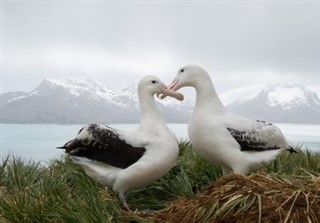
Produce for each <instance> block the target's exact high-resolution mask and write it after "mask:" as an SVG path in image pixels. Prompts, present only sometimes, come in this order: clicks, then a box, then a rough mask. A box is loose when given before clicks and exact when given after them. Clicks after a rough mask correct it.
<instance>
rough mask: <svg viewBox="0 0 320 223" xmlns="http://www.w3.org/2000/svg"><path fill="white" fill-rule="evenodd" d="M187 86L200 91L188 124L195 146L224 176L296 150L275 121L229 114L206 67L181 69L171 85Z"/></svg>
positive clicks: (253, 167)
mask: <svg viewBox="0 0 320 223" xmlns="http://www.w3.org/2000/svg"><path fill="white" fill-rule="evenodd" d="M186 86H189V87H193V88H195V90H196V102H195V106H194V111H193V114H192V116H191V119H190V120H189V124H188V135H189V138H190V140H191V143H192V146H193V148H194V149H195V150H196V151H197V153H198V154H199V155H200V156H202V157H203V158H204V159H206V160H208V161H209V162H212V163H214V164H217V165H220V166H221V167H222V170H223V174H224V175H225V174H227V173H229V172H230V171H234V172H236V173H240V174H245V175H246V174H249V172H250V171H254V170H257V169H258V168H260V167H261V166H262V165H263V164H266V163H268V162H270V161H272V160H274V159H275V158H276V157H277V155H278V154H279V153H280V152H281V151H283V150H289V151H291V152H295V151H294V149H293V148H292V147H291V146H290V145H289V144H288V143H287V141H286V139H285V138H284V136H283V134H282V133H281V131H280V129H279V128H278V127H276V126H274V125H273V124H270V123H267V122H264V121H259V120H252V119H248V118H244V117H241V116H237V115H233V114H230V113H228V112H227V111H226V109H225V107H224V106H223V104H222V103H221V101H220V99H219V97H218V95H217V93H216V91H215V89H214V87H213V84H212V81H211V78H210V76H209V74H208V73H207V72H206V71H205V70H204V69H203V68H201V67H199V66H193V65H188V66H185V67H183V68H181V69H180V70H179V71H178V73H177V76H176V78H175V79H174V80H173V81H172V83H171V84H170V85H169V88H171V89H172V90H178V89H180V88H182V87H186ZM164 96H165V95H163V96H162V98H164Z"/></svg>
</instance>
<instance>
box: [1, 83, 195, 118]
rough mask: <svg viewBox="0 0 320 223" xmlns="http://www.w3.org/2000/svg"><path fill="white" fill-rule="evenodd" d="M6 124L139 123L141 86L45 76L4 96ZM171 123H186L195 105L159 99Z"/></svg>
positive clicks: (3, 108) (159, 104) (3, 104)
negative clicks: (32, 85)
mask: <svg viewBox="0 0 320 223" xmlns="http://www.w3.org/2000/svg"><path fill="white" fill-rule="evenodd" d="M1 100H2V108H1V112H2V120H1V122H2V123H64V124H66V123H88V122H99V123H136V122H138V121H139V120H140V113H139V103H138V96H137V88H136V85H135V84H132V85H130V86H129V87H128V88H126V89H123V90H122V91H117V90H114V89H111V88H108V87H105V86H103V85H101V84H99V83H96V82H94V81H91V80H79V79H72V78H68V79H45V80H43V81H42V82H41V83H40V85H39V86H38V87H37V88H36V89H34V90H33V91H31V92H10V93H5V94H2V95H1ZM157 104H158V106H159V108H160V109H161V110H162V111H163V112H164V114H165V117H166V119H167V121H168V122H177V123H178V122H186V121H187V120H188V117H189V115H190V113H191V110H192V106H191V105H190V104H189V103H188V102H182V103H181V102H179V101H175V99H171V98H168V99H167V98H166V99H165V100H163V101H158V103H157Z"/></svg>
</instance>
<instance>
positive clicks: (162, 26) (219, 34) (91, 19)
mask: <svg viewBox="0 0 320 223" xmlns="http://www.w3.org/2000/svg"><path fill="white" fill-rule="evenodd" d="M319 30H320V2H319V1H317V0H315V1H307V0H306V1H280V0H279V1H276V0H272V1H240V0H238V1H197V2H196V1H193V2H192V1H68V0H65V1H40V0H35V1H23V0H22V1H15V0H10V1H9V0H8V1H6V0H2V1H1V93H5V92H9V91H31V90H33V89H34V88H36V87H37V86H38V85H39V83H40V82H41V81H42V80H43V79H45V78H65V77H76V78H90V79H91V80H94V81H97V82H100V83H102V84H104V85H106V86H108V87H111V88H113V89H122V88H125V87H126V86H128V85H130V84H131V83H137V82H138V81H139V80H140V79H141V78H142V77H143V76H145V75H149V74H152V75H156V76H159V77H160V78H161V79H162V80H163V82H165V83H169V82H171V80H172V79H173V78H174V76H175V75H176V72H177V71H178V70H179V68H180V67H182V66H184V65H187V64H196V65H200V66H202V67H203V68H205V69H206V70H207V71H208V72H209V73H210V75H211V77H212V80H213V83H214V85H215V88H216V89H217V91H218V92H224V91H228V90H232V89H235V88H240V87H243V86H247V85H257V84H261V83H279V82H288V83H299V84H303V85H312V86H313V87H317V86H319V69H320V65H319V52H320V47H319V33H320V31H319Z"/></svg>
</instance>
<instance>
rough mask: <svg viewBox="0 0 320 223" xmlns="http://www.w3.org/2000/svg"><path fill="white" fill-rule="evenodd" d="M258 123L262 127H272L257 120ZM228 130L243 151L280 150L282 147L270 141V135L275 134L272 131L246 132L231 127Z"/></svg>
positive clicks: (254, 130) (252, 130) (255, 130)
mask: <svg viewBox="0 0 320 223" xmlns="http://www.w3.org/2000/svg"><path fill="white" fill-rule="evenodd" d="M257 122H258V123H259V124H260V126H262V127H263V126H272V124H270V123H266V122H265V121H260V120H257ZM227 130H228V131H229V133H230V134H231V135H232V136H233V138H234V139H235V140H236V141H237V142H238V143H239V145H240V146H241V151H266V150H276V149H280V147H278V146H276V145H274V144H273V143H270V142H269V141H268V139H269V138H268V135H271V134H273V132H272V131H270V132H267V131H269V130H264V129H263V128H259V129H251V130H247V131H244V130H237V129H234V128H231V127H230V128H228V127H227ZM262 135H263V136H264V137H262Z"/></svg>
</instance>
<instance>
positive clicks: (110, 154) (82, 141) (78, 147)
mask: <svg viewBox="0 0 320 223" xmlns="http://www.w3.org/2000/svg"><path fill="white" fill-rule="evenodd" d="M83 131H86V132H83ZM85 134H87V135H88V136H87V137H83V135H85ZM79 135H81V137H77V138H75V139H74V140H71V141H69V142H67V143H66V144H65V145H64V146H63V147H60V148H64V149H65V151H66V153H69V154H70V155H72V156H79V157H86V158H88V159H92V160H96V161H100V162H103V163H106V164H109V165H112V166H116V167H119V168H127V167H128V166H130V165H132V164H133V163H135V162H137V161H138V160H139V159H140V158H141V157H142V156H143V154H144V153H145V151H146V149H145V148H144V147H143V146H142V147H134V146H132V145H130V144H128V143H127V142H125V141H124V140H122V139H120V138H119V134H118V133H117V132H116V131H115V130H114V129H112V128H110V127H108V126H100V125H97V124H89V125H88V126H87V128H83V129H81V130H80V131H79Z"/></svg>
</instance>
